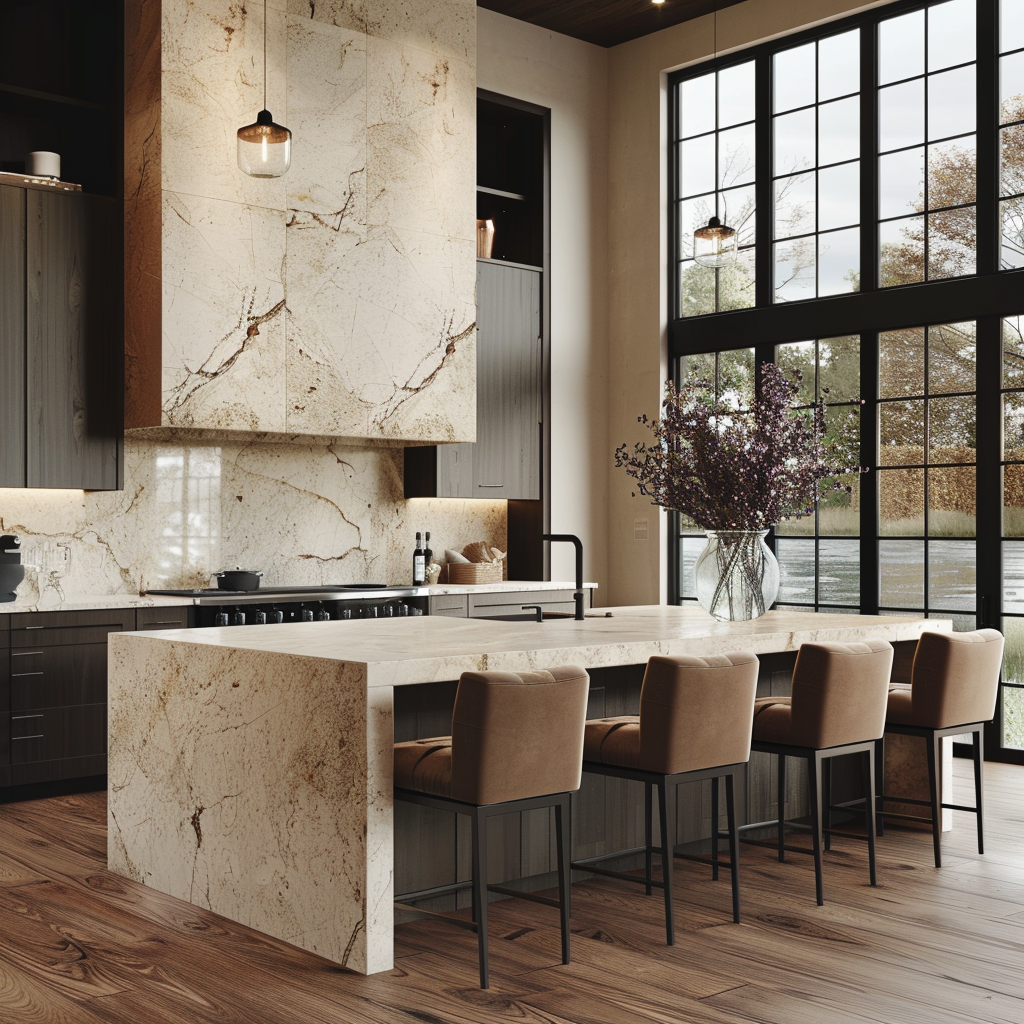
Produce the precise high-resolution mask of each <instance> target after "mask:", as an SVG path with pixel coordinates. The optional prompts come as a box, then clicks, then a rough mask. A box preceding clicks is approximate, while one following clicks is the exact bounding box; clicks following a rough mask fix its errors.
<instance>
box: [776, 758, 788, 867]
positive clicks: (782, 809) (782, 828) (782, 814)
mask: <svg viewBox="0 0 1024 1024" xmlns="http://www.w3.org/2000/svg"><path fill="white" fill-rule="evenodd" d="M778 761H779V770H778V772H777V782H778V793H777V797H778V801H779V862H780V863H781V862H782V861H784V860H785V859H786V755H785V754H779V757H778Z"/></svg>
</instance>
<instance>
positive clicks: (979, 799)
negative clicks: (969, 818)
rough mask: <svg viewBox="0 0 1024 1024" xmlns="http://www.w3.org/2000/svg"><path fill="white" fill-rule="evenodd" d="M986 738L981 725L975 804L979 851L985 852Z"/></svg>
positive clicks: (976, 736)
mask: <svg viewBox="0 0 1024 1024" xmlns="http://www.w3.org/2000/svg"><path fill="white" fill-rule="evenodd" d="M984 744H985V740H984V737H983V736H982V734H981V727H980V726H979V727H978V728H977V729H976V730H975V732H974V750H973V753H974V806H975V807H977V808H978V853H984V852H985V833H984V827H983V825H982V817H983V815H984V811H985V796H984V793H983V790H984V786H983V785H982V774H981V773H982V768H983V765H984V764H985V748H984Z"/></svg>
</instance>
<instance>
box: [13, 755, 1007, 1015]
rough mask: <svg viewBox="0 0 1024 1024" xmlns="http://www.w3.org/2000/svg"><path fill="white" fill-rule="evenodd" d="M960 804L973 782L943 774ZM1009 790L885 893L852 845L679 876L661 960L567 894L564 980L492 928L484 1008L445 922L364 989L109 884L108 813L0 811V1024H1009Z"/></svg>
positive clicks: (656, 926)
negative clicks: (715, 875)
mask: <svg viewBox="0 0 1024 1024" xmlns="http://www.w3.org/2000/svg"><path fill="white" fill-rule="evenodd" d="M954 768H955V770H956V773H957V778H958V786H961V787H962V786H964V784H965V782H966V780H967V779H968V778H969V775H968V774H967V770H968V769H969V765H967V764H965V763H964V762H960V761H957V762H955V764H954ZM1022 798H1024V768H1019V767H1014V766H1009V765H998V764H989V765H986V801H987V806H986V810H987V820H986V851H987V852H986V854H985V856H984V857H979V856H978V854H977V846H976V838H975V835H974V829H973V819H972V818H970V817H969V816H967V815H960V814H958V815H957V816H956V827H955V830H954V832H953V833H952V834H946V835H945V836H944V837H943V864H944V867H943V868H941V869H936V868H935V867H934V866H933V864H932V849H931V841H930V837H929V836H928V835H927V834H924V833H921V832H915V831H910V830H905V829H902V830H901V829H898V828H893V827H890V828H888V829H887V830H886V835H885V837H884V838H883V839H881V840H880V841H879V848H878V873H879V885H878V886H877V887H872V886H870V885H869V884H868V880H867V851H866V848H865V847H864V845H863V844H862V843H857V842H854V841H850V840H837V841H836V843H835V845H834V847H833V849H832V850H831V851H830V852H829V853H828V854H826V858H825V878H824V881H825V899H826V903H825V906H824V907H817V906H816V905H815V902H814V896H813V894H814V879H813V870H812V865H811V861H810V858H809V857H804V856H800V855H790V856H789V857H788V858H787V861H786V863H784V864H779V863H778V861H777V860H776V859H775V857H774V854H773V853H772V851H770V850H766V849H764V848H759V847H749V846H745V847H744V848H743V849H742V851H741V879H742V899H743V908H742V909H743V923H742V924H740V925H734V924H732V922H731V907H730V894H729V882H728V873H727V872H723V873H722V879H721V880H720V881H718V882H712V881H711V879H710V873H709V871H708V869H707V868H705V867H703V866H700V865H695V864H691V863H688V862H683V861H677V862H676V900H675V912H676V932H677V938H676V945H675V946H673V947H668V946H666V945H665V942H664V916H663V904H662V900H661V896H660V894H659V893H657V892H656V893H655V894H654V895H653V896H651V897H646V896H644V894H643V890H642V889H641V888H640V887H639V886H632V885H630V884H628V883H623V882H616V881H612V880H607V879H601V880H597V879H589V880H586V881H579V882H577V883H576V884H575V885H574V886H573V921H572V927H573V962H572V963H571V964H569V965H563V964H561V962H560V945H559V935H558V926H557V915H556V914H555V913H553V912H552V910H551V909H550V908H548V907H542V906H538V905H536V904H532V903H523V902H522V901H518V900H508V901H500V902H498V903H494V904H491V907H490V911H489V914H490V928H489V936H490V944H491V972H492V988H491V989H490V990H489V991H487V992H482V991H481V990H480V989H479V988H478V985H477V967H476V938H475V936H474V935H473V934H472V933H470V932H466V931H463V930H460V929H454V928H450V927H447V926H445V925H444V924H443V922H436V921H414V922H411V923H409V924H406V925H401V926H399V927H398V929H397V933H396V969H395V970H394V971H391V972H389V973H387V974H383V975H377V976H374V977H370V978H364V977H361V976H358V975H354V974H351V973H350V972H347V971H344V970H343V969H341V968H339V967H337V966H336V965H334V964H331V963H329V962H328V961H326V960H323V959H321V958H320V957H317V956H314V955H312V954H308V953H305V952H303V951H302V950H299V949H296V948H295V947H293V946H290V945H288V944H287V943H284V942H280V941H278V940H275V939H272V938H269V937H268V936H264V935H260V934H259V933H257V932H254V931H252V930H251V929H248V928H245V927H243V926H241V925H237V924H235V923H233V922H230V921H226V920H225V919H224V918H221V917H218V916H217V915H216V914H212V913H209V912H207V911H203V910H202V909H200V908H197V907H193V906H191V905H189V904H185V903H182V902H180V901H178V900H175V899H173V898H172V897H169V896H165V895H163V894H161V893H157V892H154V891H153V890H150V889H147V888H145V887H144V886H141V885H137V884H136V883H133V882H131V881H129V880H127V879H123V878H120V877H118V876H115V875H112V874H110V873H108V872H107V871H106V868H105V862H106V801H105V795H104V794H102V793H96V794H81V795H78V796H71V797H63V798H59V799H53V800H41V801H34V802H30V803H23V804H8V805H2V806H0V1024H14V1022H17V1024H23V1022H25V1024H34V1022H36V1021H39V1022H43V1021H45V1022H48V1024H49V1022H55V1024H129V1022H131V1024H139V1022H145V1024H226V1022H238V1024H242V1022H245V1024H251V1022H256V1021H259V1022H260V1024H297V1022H301V1024H306V1022H310V1024H342V1022H343V1024H511V1022H515V1024H633V1022H636V1024H645V1022H659V1024H684V1022H685V1024H690V1022H692V1024H740V1022H762V1024H820V1022H822V1021H828V1022H829V1024H895V1022H899V1024H1011V1022H1012V1024H1021V1022H1022V1021H1024V971H1022V970H1021V965H1022V964H1024V853H1022V851H1024V799H1022Z"/></svg>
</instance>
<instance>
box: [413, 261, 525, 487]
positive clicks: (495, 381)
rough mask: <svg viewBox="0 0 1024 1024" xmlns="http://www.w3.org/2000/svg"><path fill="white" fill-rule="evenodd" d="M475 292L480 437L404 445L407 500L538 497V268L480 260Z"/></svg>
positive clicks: (477, 404)
mask: <svg viewBox="0 0 1024 1024" xmlns="http://www.w3.org/2000/svg"><path fill="white" fill-rule="evenodd" d="M476 292H477V331H478V333H477V348H476V359H477V385H476V386H477V402H476V408H477V415H476V433H477V439H476V442H475V443H462V444H449V445H439V446H437V447H426V448H407V449H406V453H405V496H406V497H407V498H411V497H426V496H431V497H439V498H490V499H500V498H519V499H536V498H539V497H540V453H541V418H542V412H541V405H542V392H543V362H542V340H541V314H540V307H541V273H540V271H539V270H537V269H534V268H531V267H520V266H516V265H513V264H502V263H497V262H494V261H490V260H480V261H478V263H477V289H476Z"/></svg>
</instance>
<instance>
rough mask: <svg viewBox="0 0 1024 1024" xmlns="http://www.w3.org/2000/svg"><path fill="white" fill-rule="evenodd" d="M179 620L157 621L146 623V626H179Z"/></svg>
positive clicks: (180, 622)
mask: <svg viewBox="0 0 1024 1024" xmlns="http://www.w3.org/2000/svg"><path fill="white" fill-rule="evenodd" d="M181 624H182V620H181V619H157V620H156V621H155V622H147V623H146V625H147V626H180V625H181Z"/></svg>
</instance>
